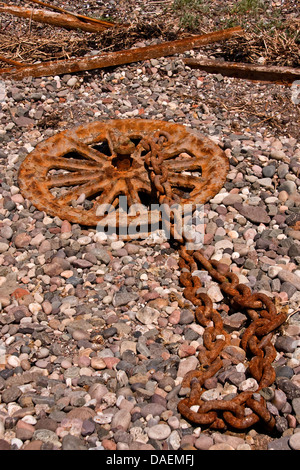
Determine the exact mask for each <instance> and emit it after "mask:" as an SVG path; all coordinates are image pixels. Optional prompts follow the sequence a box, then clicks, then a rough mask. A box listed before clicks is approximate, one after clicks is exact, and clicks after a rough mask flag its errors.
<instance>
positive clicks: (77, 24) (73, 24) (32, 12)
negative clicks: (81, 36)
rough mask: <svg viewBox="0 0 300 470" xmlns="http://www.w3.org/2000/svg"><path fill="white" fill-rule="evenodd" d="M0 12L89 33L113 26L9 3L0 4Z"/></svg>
mask: <svg viewBox="0 0 300 470" xmlns="http://www.w3.org/2000/svg"><path fill="white" fill-rule="evenodd" d="M0 12H1V13H7V14H11V15H13V16H18V17H20V18H28V19H31V20H33V21H37V22H39V23H46V24H50V25H52V26H59V27H62V28H66V29H81V30H83V31H86V32H89V33H99V32H101V31H104V30H105V29H107V28H111V27H112V26H114V25H113V24H108V25H107V24H102V23H101V24H100V23H94V22H92V23H87V22H83V21H81V20H80V19H78V18H76V17H75V16H72V15H69V14H64V13H55V12H49V11H45V10H41V9H34V8H23V7H16V6H11V5H5V4H4V3H1V4H0Z"/></svg>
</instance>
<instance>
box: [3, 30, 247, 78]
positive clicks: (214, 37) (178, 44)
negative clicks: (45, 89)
mask: <svg viewBox="0 0 300 470" xmlns="http://www.w3.org/2000/svg"><path fill="white" fill-rule="evenodd" d="M242 32H243V30H242V29H241V28H240V27H239V26H238V27H235V28H229V29H225V30H222V31H217V32H214V33H208V34H203V35H201V36H192V37H189V38H184V39H178V40H176V41H170V42H165V43H162V44H155V45H152V46H146V47H138V48H134V49H129V50H123V51H117V52H107V53H105V54H102V55H97V56H88V57H81V58H78V57H77V58H75V59H67V60H56V61H51V62H42V63H40V64H34V65H29V66H28V67H22V70H18V69H12V68H9V69H0V75H1V76H2V77H4V78H11V79H15V80H22V79H23V78H25V77H30V76H31V77H46V76H51V75H62V74H66V73H74V72H81V71H86V70H95V69H100V68H105V67H115V66H118V65H124V64H129V63H131V62H138V61H141V60H149V59H157V58H159V57H167V56H171V55H174V54H180V53H182V52H185V51H187V50H190V49H194V48H195V47H201V46H205V45H206V44H211V43H213V42H218V41H223V40H226V39H229V38H231V37H232V36H235V35H237V34H241V33H242Z"/></svg>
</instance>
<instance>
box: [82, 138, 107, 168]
mask: <svg viewBox="0 0 300 470" xmlns="http://www.w3.org/2000/svg"><path fill="white" fill-rule="evenodd" d="M76 150H77V151H78V153H79V154H80V155H82V156H84V157H86V158H87V159H88V160H90V161H94V162H96V163H98V164H100V165H101V166H102V165H105V164H106V163H107V160H108V158H109V156H108V155H105V153H102V152H100V151H99V150H97V149H95V148H93V147H90V146H89V145H85V144H82V143H77V144H76Z"/></svg>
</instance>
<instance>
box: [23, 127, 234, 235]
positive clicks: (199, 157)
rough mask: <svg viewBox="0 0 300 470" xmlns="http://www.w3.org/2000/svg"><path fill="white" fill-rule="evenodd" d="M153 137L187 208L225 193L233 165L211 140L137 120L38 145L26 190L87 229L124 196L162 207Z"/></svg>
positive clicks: (42, 205) (28, 162)
mask: <svg viewBox="0 0 300 470" xmlns="http://www.w3.org/2000/svg"><path fill="white" fill-rule="evenodd" d="M149 136H152V137H153V136H155V137H157V138H158V139H160V142H161V151H160V158H161V169H165V170H166V171H167V172H168V182H169V184H170V186H171V188H172V191H173V193H174V194H176V195H177V200H178V201H179V202H180V204H186V203H189V204H202V203H205V202H206V201H208V200H209V199H211V198H212V197H213V196H214V195H215V194H216V193H218V191H219V190H220V189H221V188H222V186H223V184H224V182H225V179H226V174H227V172H228V169H229V164H228V160H227V157H226V156H225V155H224V152H223V151H222V150H221V149H220V147H219V146H217V145H216V144H215V143H214V142H212V141H211V140H210V139H208V138H206V137H204V136H202V135H199V134H196V133H195V132H193V131H191V130H190V129H188V128H186V127H185V126H181V125H177V124H174V123H168V122H164V121H152V120H134V119H132V120H131V119H129V120H112V121H107V122H94V123H92V124H88V125H84V126H80V127H77V128H75V129H71V130H66V131H64V132H61V133H58V134H56V135H55V136H53V137H51V138H49V139H47V140H46V141H44V142H42V143H40V144H38V145H37V147H36V148H35V150H33V151H32V152H31V153H30V154H29V155H28V156H27V157H26V159H25V160H24V161H23V163H22V165H21V167H20V170H19V175H18V180H19V187H20V190H21V192H22V194H23V196H24V197H25V198H27V199H28V200H30V201H31V203H32V204H33V205H34V206H35V207H37V208H38V209H39V210H41V211H45V212H46V213H47V214H48V215H51V216H59V217H60V218H61V219H62V220H64V219H66V220H69V221H71V222H74V223H79V224H81V225H87V226H96V225H97V224H98V223H99V222H100V221H101V220H102V219H103V217H104V213H103V210H102V211H101V210H99V208H101V207H103V205H105V204H108V205H111V207H113V208H114V209H118V206H119V199H120V196H126V198H127V203H128V206H132V205H133V204H143V205H144V204H145V201H146V202H147V203H149V202H150V201H151V202H152V203H154V202H157V201H155V198H154V195H153V185H152V182H151V181H150V179H149V174H148V171H147V169H146V166H145V156H146V154H147V150H146V149H145V147H144V145H143V142H144V141H145V139H147V138H148V137H149ZM156 216H157V214H151V211H150V212H149V213H148V214H147V217H153V219H152V220H154V219H155V217H156ZM105 217H106V219H107V215H105ZM136 217H137V215H136V214H133V215H131V216H128V217H127V222H131V221H132V220H134V219H135V218H136Z"/></svg>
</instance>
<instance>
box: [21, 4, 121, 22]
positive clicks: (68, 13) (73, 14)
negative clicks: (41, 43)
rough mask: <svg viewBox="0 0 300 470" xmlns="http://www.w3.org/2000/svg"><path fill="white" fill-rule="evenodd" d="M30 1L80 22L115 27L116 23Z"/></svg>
mask: <svg viewBox="0 0 300 470" xmlns="http://www.w3.org/2000/svg"><path fill="white" fill-rule="evenodd" d="M28 1H29V2H31V3H35V4H37V5H41V6H43V7H46V8H49V9H50V10H54V11H58V12H59V13H65V14H66V15H71V16H75V17H76V18H79V19H80V20H82V21H84V22H86V21H87V22H91V23H99V24H102V25H106V26H107V27H112V26H114V23H110V22H109V21H103V20H99V19H97V18H91V17H89V16H83V15H79V14H77V13H73V12H71V11H68V10H64V9H63V8H60V7H56V6H55V5H50V3H45V2H41V1H40V0H28Z"/></svg>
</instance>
